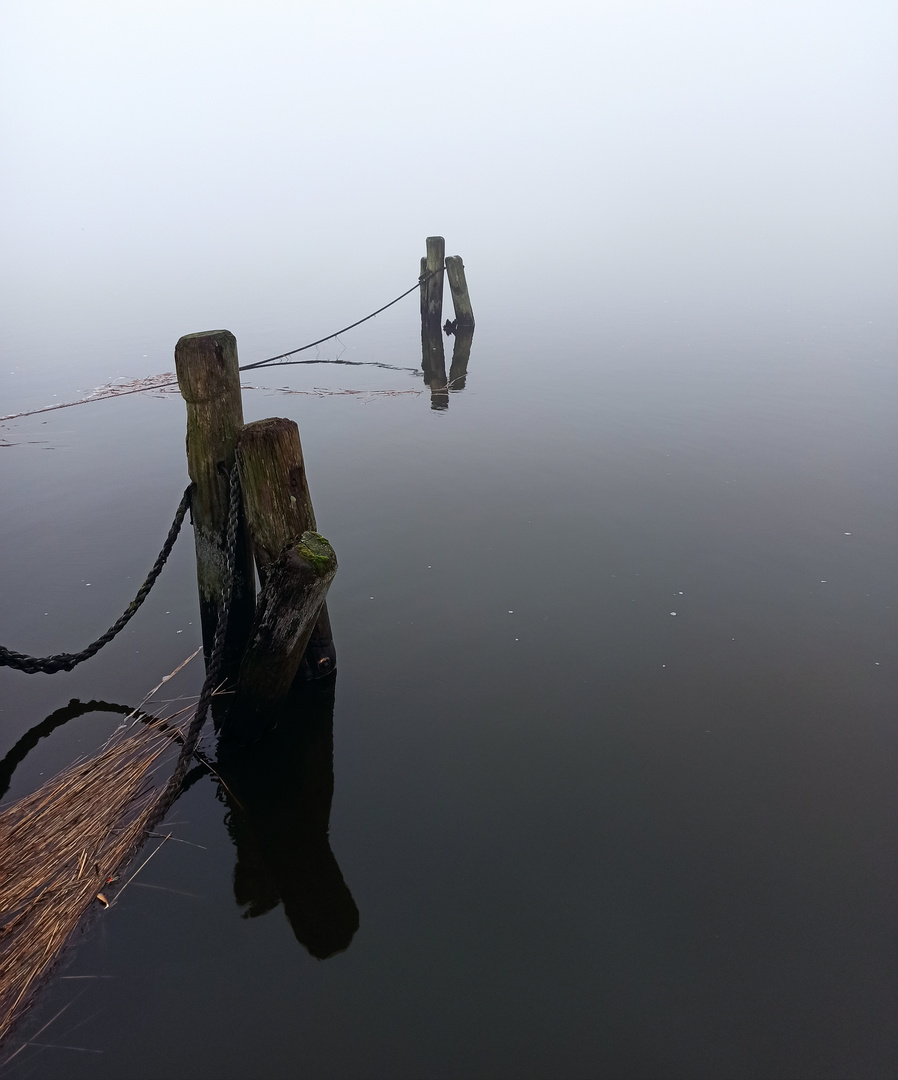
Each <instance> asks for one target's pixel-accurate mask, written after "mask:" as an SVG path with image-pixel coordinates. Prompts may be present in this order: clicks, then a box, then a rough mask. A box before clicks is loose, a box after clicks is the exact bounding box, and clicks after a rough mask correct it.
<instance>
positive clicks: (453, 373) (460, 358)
mask: <svg viewBox="0 0 898 1080" xmlns="http://www.w3.org/2000/svg"><path fill="white" fill-rule="evenodd" d="M473 340H474V330H473V329H472V328H471V327H465V329H463V330H456V331H455V345H454V346H453V347H452V366H451V367H450V368H449V389H450V390H464V388H465V383H466V382H467V378H468V361H469V360H470V358H471V342H472V341H473Z"/></svg>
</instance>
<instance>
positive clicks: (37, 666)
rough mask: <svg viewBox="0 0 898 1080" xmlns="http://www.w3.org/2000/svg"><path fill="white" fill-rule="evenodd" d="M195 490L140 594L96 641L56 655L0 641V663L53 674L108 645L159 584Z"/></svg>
mask: <svg viewBox="0 0 898 1080" xmlns="http://www.w3.org/2000/svg"><path fill="white" fill-rule="evenodd" d="M192 491H193V485H192V484H191V485H190V486H189V487H188V488H186V489H185V491H184V494H183V495H182V496H181V501H180V503H179V504H178V509H177V512H176V513H175V520H174V521H173V522H172V525H171V528H170V529H169V530H168V536H167V537H166V538H165V543H164V544H163V545H162V550H161V551H160V552H159V556H158V558H157V559H156V561H155V563H153V568H152V569H151V570H150V572H149V574H147V576H146V580H145V581H144V583H143V585H141V586H140V588H139V589H138V590H137V595H136V596H135V597H134V599H133V600H132V601H131V603H130V604H129V605H128V606H127V608H125V611H124V612H123V613H122V615H121V616H120V617H119V618H118V619H116V621H115V622H114V623H113V624H112V626H110V627H109V629H108V630H107V631H106V633H105V634H101V635H100V637H98V638H97V640H96V641H92V642H91V643H90V645H88V646H87V648H86V649H82V650H81V652H77V653H55V654H54V655H53V656H27V655H26V654H25V653H20V652H13V651H12V650H11V649H6V648H4V647H3V646H2V645H0V667H11V668H14V669H15V670H16V671H24V672H25V674H26V675H35V674H37V673H38V672H42V673H43V674H45V675H54V674H56V672H57V671H71V670H72V668H74V667H76V666H77V665H78V664H80V663H83V661H85V660H89V659H90V658H91V657H92V656H96V654H97V653H98V652H99V651H100V649H102V648H103V646H104V645H108V644H109V642H110V641H112V639H113V638H114V637H115V636H116V635H117V634H119V633H121V631H122V630H123V629H124V628H125V627H126V626H127V625H128V623H129V622H130V621H131V619H132V618H133V617H134V615H135V614H136V612H137V610H138V608H139V607H140V605H141V604H142V603H143V602H144V600H146V598H147V597H148V596H149V595H150V590H151V589H152V588H153V586H154V585H155V584H156V579H157V578H158V577H159V575H160V574H161V573H162V567H163V566H165V564H166V562H167V561H168V557H169V555H170V554H171V550H172V548H173V547H174V546H175V541H176V540H177V539H178V533H179V532H180V531H181V525H182V524H183V522H184V515H185V514H186V513H187V509H188V507H189V506H190V496H191V492H192Z"/></svg>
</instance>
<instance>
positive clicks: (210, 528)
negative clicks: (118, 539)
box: [175, 330, 255, 670]
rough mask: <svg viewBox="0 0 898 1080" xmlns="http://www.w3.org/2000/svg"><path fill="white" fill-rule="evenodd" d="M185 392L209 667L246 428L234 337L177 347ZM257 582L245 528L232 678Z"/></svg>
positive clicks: (232, 623) (230, 647) (214, 335)
mask: <svg viewBox="0 0 898 1080" xmlns="http://www.w3.org/2000/svg"><path fill="white" fill-rule="evenodd" d="M175 370H176V372H177V375H178V386H179V388H180V390H181V394H182V396H183V398H184V400H185V401H186V402H187V472H188V474H189V476H190V479H191V480H192V481H193V482H194V484H196V487H195V489H194V492H193V500H192V503H191V515H192V517H193V534H194V540H195V542H196V575H197V584H198V586H199V594H200V618H201V623H202V630H203V648H204V651H205V654H206V658H207V659H208V657H209V655H210V654H211V651H212V641H213V639H214V637H215V627H216V625H217V623H218V613H219V609H220V606H221V587H222V581H223V579H224V576H225V570H226V566H227V552H226V550H225V531H226V527H227V521H228V501H229V474H230V471H231V468H232V466H233V464H234V458H235V450H236V445H237V435H238V433H239V431H240V429H241V428H242V427H243V402H242V400H241V397H240V371H239V367H238V362H237V341H236V339H235V337H234V335H233V334H232V333H231V332H230V331H228V330H210V331H207V332H204V333H201V334H187V335H186V336H185V337H182V338H181V340H180V341H179V342H178V344H177V345H176V346H175ZM254 594H255V577H254V574H253V564H252V555H251V553H250V548H249V545H248V543H247V537H246V528H245V524H244V523H243V521H241V524H240V527H239V528H238V530H237V549H236V554H235V560H234V585H233V593H232V596H233V599H232V603H231V611H230V618H229V623H228V636H227V639H226V645H225V665H226V670H227V668H228V667H232V666H233V665H234V664H235V663H236V662H237V661H238V660H239V658H240V656H241V655H242V653H243V646H244V644H245V642H246V636H247V634H248V632H249V627H250V624H251V623H252V618H253V607H254Z"/></svg>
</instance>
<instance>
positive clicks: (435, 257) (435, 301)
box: [421, 236, 446, 327]
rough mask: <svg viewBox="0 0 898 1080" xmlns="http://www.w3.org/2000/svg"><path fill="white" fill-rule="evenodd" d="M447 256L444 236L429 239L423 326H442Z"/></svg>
mask: <svg viewBox="0 0 898 1080" xmlns="http://www.w3.org/2000/svg"><path fill="white" fill-rule="evenodd" d="M445 256H446V241H445V240H444V239H443V238H442V236H428V237H427V259H426V261H425V265H424V270H425V273H427V274H429V275H430V276H429V277H428V278H427V280H426V281H425V282H424V310H423V311H422V313H421V314H422V326H427V327H432V326H436V327H439V326H440V320H441V319H442V317H443V273H444V264H445Z"/></svg>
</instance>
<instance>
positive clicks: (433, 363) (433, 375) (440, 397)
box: [421, 323, 449, 409]
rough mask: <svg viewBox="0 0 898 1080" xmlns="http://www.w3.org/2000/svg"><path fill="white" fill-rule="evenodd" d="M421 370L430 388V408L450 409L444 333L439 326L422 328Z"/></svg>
mask: <svg viewBox="0 0 898 1080" xmlns="http://www.w3.org/2000/svg"><path fill="white" fill-rule="evenodd" d="M421 368H422V369H423V371H424V382H425V383H427V385H428V386H429V387H430V407H431V408H432V409H448V408H449V389H448V387H447V385H446V384H447V382H448V381H449V380H448V379H447V378H446V354H445V353H444V352H443V331H442V329H441V328H440V327H439V326H432V325H430V324H428V323H423V324H422V326H421Z"/></svg>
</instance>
